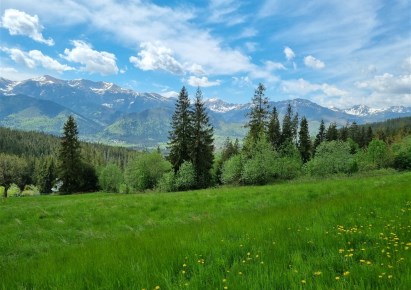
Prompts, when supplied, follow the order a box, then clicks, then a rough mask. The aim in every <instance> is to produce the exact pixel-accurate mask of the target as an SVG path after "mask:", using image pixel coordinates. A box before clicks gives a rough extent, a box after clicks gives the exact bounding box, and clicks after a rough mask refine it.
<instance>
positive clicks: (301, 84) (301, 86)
mask: <svg viewBox="0 0 411 290" xmlns="http://www.w3.org/2000/svg"><path fill="white" fill-rule="evenodd" d="M282 88H283V91H284V92H286V93H291V94H297V95H300V96H306V95H309V94H311V93H314V92H322V93H324V94H325V95H326V96H328V97H344V96H346V95H347V94H348V93H347V92H346V91H344V90H341V89H339V88H337V87H335V86H332V85H329V84H327V83H323V84H313V83H310V82H308V81H306V80H304V79H301V78H300V79H298V80H288V81H283V82H282Z"/></svg>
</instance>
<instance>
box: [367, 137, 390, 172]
mask: <svg viewBox="0 0 411 290" xmlns="http://www.w3.org/2000/svg"><path fill="white" fill-rule="evenodd" d="M367 159H368V161H369V162H370V163H371V164H372V165H374V166H375V168H377V169H380V168H387V167H389V165H390V163H391V156H390V154H389V151H388V147H387V144H385V142H384V141H382V140H376V139H374V140H372V141H371V142H370V144H369V145H368V148H367Z"/></svg>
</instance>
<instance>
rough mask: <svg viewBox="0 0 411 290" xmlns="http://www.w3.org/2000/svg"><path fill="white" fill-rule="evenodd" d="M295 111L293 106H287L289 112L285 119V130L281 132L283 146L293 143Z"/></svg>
mask: <svg viewBox="0 0 411 290" xmlns="http://www.w3.org/2000/svg"><path fill="white" fill-rule="evenodd" d="M293 131H294V129H293V109H292V107H291V104H288V106H287V112H286V113H285V115H284V118H283V128H282V130H281V146H285V145H286V144H287V143H292V141H293Z"/></svg>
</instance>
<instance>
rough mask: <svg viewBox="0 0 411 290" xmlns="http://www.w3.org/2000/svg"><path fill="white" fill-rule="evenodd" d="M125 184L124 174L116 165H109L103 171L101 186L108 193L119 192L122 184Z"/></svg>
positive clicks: (100, 180) (100, 179) (100, 178)
mask: <svg viewBox="0 0 411 290" xmlns="http://www.w3.org/2000/svg"><path fill="white" fill-rule="evenodd" d="M122 182H123V173H122V172H121V170H120V168H118V166H117V165H115V164H109V165H107V166H106V167H104V168H103V170H101V172H100V175H99V185H100V187H101V189H102V190H104V191H107V192H119V187H120V184H122Z"/></svg>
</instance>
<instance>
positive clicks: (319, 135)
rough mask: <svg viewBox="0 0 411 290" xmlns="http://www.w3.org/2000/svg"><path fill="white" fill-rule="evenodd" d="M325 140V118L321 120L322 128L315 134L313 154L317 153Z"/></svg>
mask: <svg viewBox="0 0 411 290" xmlns="http://www.w3.org/2000/svg"><path fill="white" fill-rule="evenodd" d="M324 141H325V125H324V120H321V123H320V128H319V129H318V133H317V136H315V140H314V145H313V147H314V148H313V155H314V154H315V150H316V149H317V147H318V146H319V145H320V144H321V143H322V142H324Z"/></svg>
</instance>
